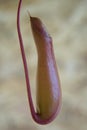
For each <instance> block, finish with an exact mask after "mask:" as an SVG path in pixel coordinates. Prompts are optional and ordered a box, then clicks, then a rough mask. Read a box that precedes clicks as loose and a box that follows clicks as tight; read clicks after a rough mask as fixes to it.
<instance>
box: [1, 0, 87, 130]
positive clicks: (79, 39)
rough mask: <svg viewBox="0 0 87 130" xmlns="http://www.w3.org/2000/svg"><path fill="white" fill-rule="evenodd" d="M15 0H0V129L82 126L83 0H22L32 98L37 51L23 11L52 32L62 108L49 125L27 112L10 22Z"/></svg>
mask: <svg viewBox="0 0 87 130" xmlns="http://www.w3.org/2000/svg"><path fill="white" fill-rule="evenodd" d="M17 5H18V0H7V1H6V0H0V130H87V0H25V1H23V4H22V11H21V30H22V35H23V40H24V46H25V51H26V56H27V61H28V67H29V76H30V83H31V89H32V96H33V101H34V103H35V91H36V90H35V87H36V84H35V76H36V65H37V53H36V48H35V44H34V40H33V36H32V33H31V27H30V22H29V17H28V14H27V11H28V10H29V11H30V13H31V15H32V16H37V17H39V18H40V19H41V20H42V21H43V23H44V24H45V25H46V27H47V30H48V32H49V33H50V35H51V36H52V38H53V46H54V52H55V57H56V61H57V66H58V70H59V75H60V80H61V87H62V109H61V111H60V114H59V116H58V117H57V118H56V119H55V120H54V121H53V122H52V123H51V124H49V125H46V126H40V125H37V124H36V123H35V122H34V121H33V120H32V118H31V115H30V110H29V105H28V99H27V92H26V84H25V77H24V70H23V64H22V59H21V55H20V49H19V41H18V36H17V28H16V13H17Z"/></svg>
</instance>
